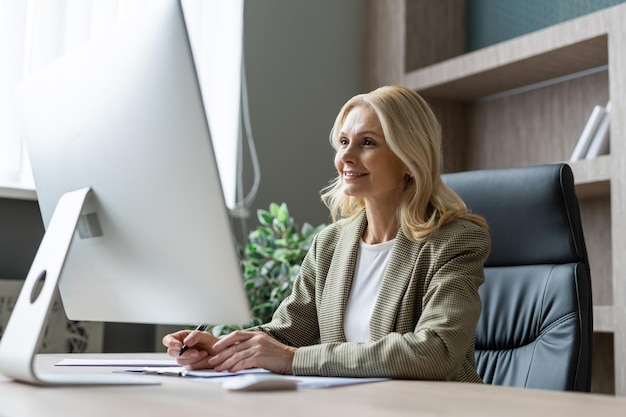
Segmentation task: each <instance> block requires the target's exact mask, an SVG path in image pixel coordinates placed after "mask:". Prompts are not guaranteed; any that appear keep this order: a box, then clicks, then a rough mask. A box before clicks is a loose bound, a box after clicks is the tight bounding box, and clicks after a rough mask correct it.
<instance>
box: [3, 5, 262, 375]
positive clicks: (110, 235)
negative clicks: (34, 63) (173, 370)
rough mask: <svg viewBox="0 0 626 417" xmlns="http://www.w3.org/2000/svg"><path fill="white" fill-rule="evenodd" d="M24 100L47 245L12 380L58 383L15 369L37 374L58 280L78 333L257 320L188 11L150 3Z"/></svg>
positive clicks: (56, 69)
mask: <svg viewBox="0 0 626 417" xmlns="http://www.w3.org/2000/svg"><path fill="white" fill-rule="evenodd" d="M209 93H210V92H209ZM18 99H19V100H20V107H21V113H22V116H23V117H22V119H23V120H22V126H23V135H24V139H25V141H26V144H27V149H28V152H29V156H30V160H31V165H32V170H33V176H34V179H35V186H36V190H37V197H38V200H39V204H40V207H41V213H42V218H43V221H44V224H45V226H46V234H45V236H44V238H43V240H42V244H41V246H40V248H39V251H38V253H37V255H36V256H35V260H34V261H33V265H32V267H31V270H30V272H29V274H28V277H27V279H26V281H25V284H24V287H23V290H22V293H21V294H20V296H19V298H18V301H17V303H16V307H15V309H14V311H13V314H12V316H11V319H10V321H9V323H8V325H7V328H6V330H5V333H4V336H3V338H2V340H0V372H1V373H5V374H7V375H9V376H11V377H14V378H15V379H21V380H26V381H27V382H33V383H47V382H48V381H47V380H45V378H41V377H40V376H38V375H32V371H28V370H23V369H22V368H23V367H21V366H20V365H17V366H16V365H15V363H14V362H15V361H16V355H17V356H24V355H25V354H24V351H28V352H30V353H29V355H30V357H29V358H28V361H32V356H33V355H34V353H35V350H36V348H37V345H38V343H39V337H40V336H41V327H42V326H43V320H44V319H45V315H46V314H47V313H48V310H49V305H48V304H49V302H50V299H49V298H51V297H52V293H53V291H54V289H55V287H54V286H55V284H56V282H57V280H58V287H59V289H60V294H61V299H62V301H63V304H64V308H65V310H66V313H67V316H68V318H70V319H72V320H87V321H106V322H132V323H158V324H180V325H182V324H187V325H192V324H198V323H211V324H245V323H247V322H248V321H249V320H250V311H249V305H248V301H247V297H246V294H245V290H244V288H243V281H242V275H241V267H240V263H239V257H238V253H237V249H236V242H235V238H234V233H233V231H232V229H231V223H230V219H229V214H228V209H227V207H226V205H225V202H224V197H223V193H222V189H221V183H220V179H219V175H218V168H217V164H216V161H215V157H214V154H213V151H212V143H211V138H210V133H209V128H208V123H207V119H206V114H205V110H204V107H203V103H202V98H201V92H200V87H199V82H198V78H197V76H196V68H195V66H194V61H193V56H192V52H191V47H190V44H189V40H188V36H187V32H186V27H185V21H184V16H183V13H182V7H181V5H180V2H179V1H177V0H159V1H151V2H149V6H148V7H147V9H146V11H145V14H142V15H140V16H135V17H134V18H133V19H132V20H131V21H127V22H122V23H121V24H120V25H118V26H116V27H115V28H114V29H112V30H111V31H109V32H107V33H106V34H105V35H103V36H100V37H98V38H97V39H94V40H93V41H90V42H88V43H86V44H84V45H83V46H81V47H79V48H77V49H75V50H73V51H71V52H69V53H68V54H66V55H64V56H63V57H61V58H60V59H58V60H57V61H55V62H54V63H52V64H51V65H49V66H47V67H46V68H45V69H43V70H41V71H39V72H37V73H36V74H34V75H33V76H31V77H30V78H29V79H28V80H26V81H25V82H24V83H23V84H22V85H21V86H20V88H19V91H18ZM76 224H78V226H77V227H76ZM75 229H76V232H75ZM70 242H71V244H70ZM68 247H69V250H67V248H68ZM66 252H67V253H66ZM61 271H62V272H61ZM42 288H43V289H42ZM38 303H39V304H42V306H38ZM46 303H48V304H46ZM43 310H45V311H43ZM42 315H43V316H44V317H43V318H42V317H41V316H42ZM38 326H39V328H37V327H38ZM27 333H28V334H27ZM30 333H32V335H30ZM29 339H33V340H29ZM34 339H36V340H34ZM25 345H26V346H25ZM31 345H32V346H31ZM17 359H20V358H17ZM24 360H25V359H24ZM18 362H19V360H18ZM16 367H17V368H18V369H16ZM29 367H30V363H29ZM42 380H43V382H42Z"/></svg>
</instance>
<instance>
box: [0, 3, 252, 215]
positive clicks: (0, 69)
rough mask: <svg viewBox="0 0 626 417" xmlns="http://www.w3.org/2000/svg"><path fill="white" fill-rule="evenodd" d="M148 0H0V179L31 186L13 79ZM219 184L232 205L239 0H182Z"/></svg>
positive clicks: (238, 117) (238, 108)
mask: <svg viewBox="0 0 626 417" xmlns="http://www.w3.org/2000/svg"><path fill="white" fill-rule="evenodd" d="M150 1H151V0H26V1H25V0H0V62H2V65H1V66H0V91H2V94H0V187H11V188H33V187H34V184H33V179H32V174H31V172H30V164H29V163H28V156H27V153H26V150H25V147H24V145H23V143H22V140H21V137H20V130H19V123H18V117H19V114H18V112H17V110H16V103H15V97H14V95H13V87H14V86H15V84H17V83H19V82H20V80H22V79H23V78H24V77H26V76H28V75H29V74H31V73H32V72H34V71H36V70H38V69H39V68H41V67H42V66H44V65H46V64H47V63H49V62H51V61H52V60H54V59H55V58H57V57H59V56H61V55H62V54H63V53H64V52H66V51H68V50H70V49H72V48H73V47H74V46H76V45H78V44H80V43H82V42H84V41H86V40H88V39H89V38H91V37H92V36H97V35H98V33H100V32H102V31H103V30H106V29H107V28H109V27H111V26H112V25H114V24H115V23H116V22H117V21H118V20H119V19H123V18H125V17H127V16H130V15H132V14H135V13H141V12H142V10H143V9H144V8H145V7H150ZM183 9H184V12H185V17H186V20H187V25H188V32H189V37H190V39H191V44H192V49H193V52H194V57H195V59H196V66H197V68H198V75H199V79H200V84H201V86H202V90H203V99H204V102H205V106H206V109H207V116H208V120H209V125H210V128H211V134H212V137H213V147H214V149H215V152H216V157H217V160H218V166H219V169H220V174H221V177H222V185H223V189H224V192H225V198H226V202H227V204H228V206H229V207H234V206H235V204H236V203H235V198H236V188H237V159H238V155H237V152H238V148H239V142H240V140H241V139H240V136H241V129H240V124H241V123H240V120H241V92H242V91H241V85H242V84H241V80H242V77H241V74H242V71H241V68H242V41H243V0H183Z"/></svg>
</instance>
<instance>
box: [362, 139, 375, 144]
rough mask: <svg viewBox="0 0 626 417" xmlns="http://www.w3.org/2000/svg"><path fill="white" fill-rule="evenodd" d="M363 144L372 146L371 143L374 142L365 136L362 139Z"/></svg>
mask: <svg viewBox="0 0 626 417" xmlns="http://www.w3.org/2000/svg"><path fill="white" fill-rule="evenodd" d="M363 145H365V146H372V145H375V143H374V141H373V140H371V139H367V138H366V139H364V140H363Z"/></svg>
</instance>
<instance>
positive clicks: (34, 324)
mask: <svg viewBox="0 0 626 417" xmlns="http://www.w3.org/2000/svg"><path fill="white" fill-rule="evenodd" d="M90 191H91V189H90V188H82V189H79V190H76V191H71V192H68V193H65V194H63V195H62V196H61V198H60V199H59V202H58V203H57V206H56V208H55V210H54V214H53V215H52V218H51V219H50V223H49V225H48V228H47V230H46V233H45V235H44V237H43V239H42V241H41V245H40V246H39V249H38V251H37V254H36V255H35V259H34V260H33V263H32V265H31V268H30V271H29V272H28V275H27V277H26V280H25V281H24V285H23V287H22V290H21V292H20V294H19V296H18V298H17V301H16V303H15V307H14V309H13V312H12V313H11V317H10V318H9V322H8V323H7V327H6V329H5V331H4V334H3V336H2V339H0V373H2V374H4V375H5V376H7V377H9V378H12V379H14V380H16V381H20V382H25V383H29V384H34V385H40V386H68V385H71V386H76V385H120V384H122V385H146V384H148V385H153V384H159V382H156V381H154V380H152V379H150V378H138V377H137V376H132V375H120V374H72V375H68V374H56V373H46V374H43V373H41V374H38V373H37V372H36V370H35V367H34V359H35V354H36V353H37V349H38V347H39V344H40V342H41V339H42V337H43V332H44V325H45V323H46V318H47V317H48V314H49V313H50V309H51V306H52V301H53V297H54V294H55V290H56V288H57V284H58V282H59V277H60V275H61V271H62V269H63V264H64V263H65V259H66V257H67V254H68V251H69V248H70V245H71V243H72V239H73V237H74V234H75V230H76V225H77V223H78V219H79V216H80V215H81V211H82V210H83V206H84V205H85V201H86V200H87V198H88V196H89V195H90Z"/></svg>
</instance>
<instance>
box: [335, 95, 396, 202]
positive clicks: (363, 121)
mask: <svg viewBox="0 0 626 417" xmlns="http://www.w3.org/2000/svg"><path fill="white" fill-rule="evenodd" d="M335 167H336V168H337V172H338V173H339V175H340V177H341V181H342V183H343V191H344V193H345V194H346V195H349V196H353V197H362V198H364V199H365V201H366V204H384V205H397V204H398V202H399V200H400V196H401V195H402V192H403V191H404V189H405V185H406V182H405V179H404V178H405V174H406V173H407V169H406V167H405V165H404V164H403V163H402V161H401V160H400V158H398V157H397V156H396V155H395V154H394V153H393V152H392V151H391V149H390V148H389V147H388V146H387V142H386V140H385V136H384V134H383V131H382V127H381V125H380V122H379V120H378V117H377V116H376V113H374V111H373V110H372V109H371V108H369V107H368V106H366V105H359V106H356V107H354V108H353V109H351V110H350V112H349V113H348V115H347V116H346V119H345V121H344V123H343V125H342V126H341V130H340V132H339V135H338V144H337V153H336V155H335Z"/></svg>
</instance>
